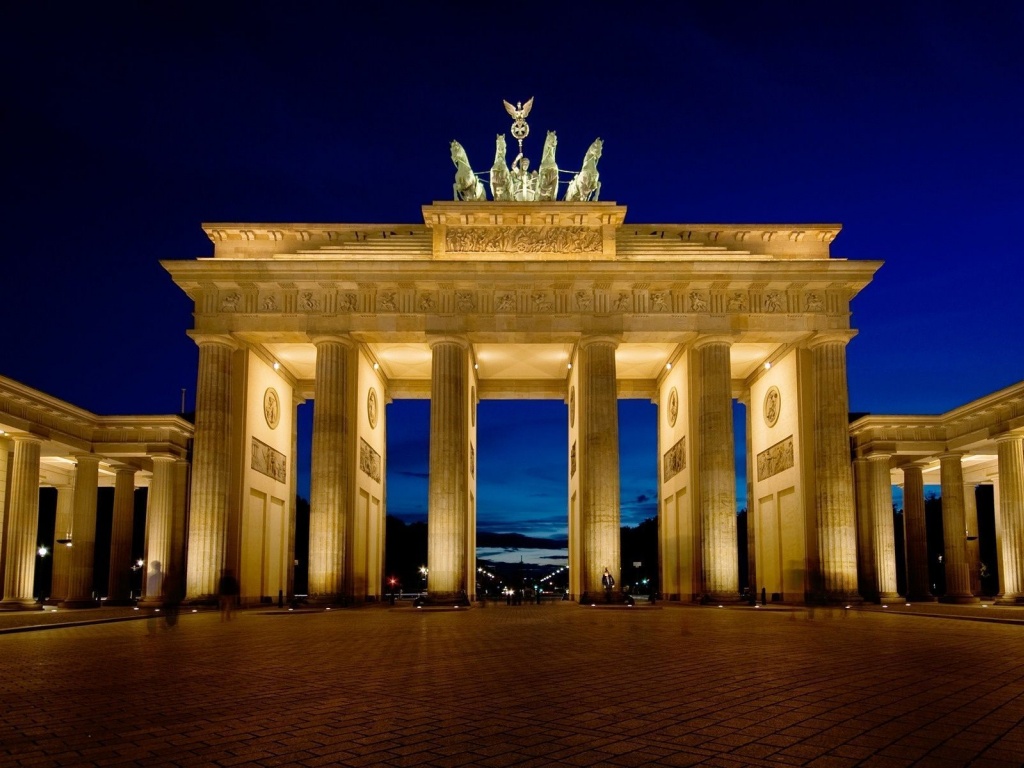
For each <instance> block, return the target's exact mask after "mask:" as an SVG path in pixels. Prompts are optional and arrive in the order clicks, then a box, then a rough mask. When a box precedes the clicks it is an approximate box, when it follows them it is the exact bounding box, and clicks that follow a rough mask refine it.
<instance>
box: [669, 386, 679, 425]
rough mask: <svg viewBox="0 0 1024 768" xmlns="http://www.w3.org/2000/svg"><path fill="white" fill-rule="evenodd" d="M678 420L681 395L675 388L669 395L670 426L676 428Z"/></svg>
mask: <svg viewBox="0 0 1024 768" xmlns="http://www.w3.org/2000/svg"><path fill="white" fill-rule="evenodd" d="M677 418H679V393H678V392H677V391H676V388H675V387H672V389H671V390H670V391H669V393H668V425H669V426H670V427H674V426H675V425H676V419H677Z"/></svg>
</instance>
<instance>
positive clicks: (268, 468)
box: [250, 437, 288, 483]
mask: <svg viewBox="0 0 1024 768" xmlns="http://www.w3.org/2000/svg"><path fill="white" fill-rule="evenodd" d="M250 466H251V467H252V469H254V470H256V471H257V472H259V473H260V474H262V475H266V476H267V477H272V478H273V479H274V480H277V482H279V483H283V482H285V479H286V477H287V467H288V457H287V456H285V455H284V454H283V453H281V452H280V451H278V450H276V449H274V448H271V447H270V446H269V445H267V444H266V443H264V442H263V441H261V440H257V439H256V438H255V437H254V438H253V439H252V463H251V465H250Z"/></svg>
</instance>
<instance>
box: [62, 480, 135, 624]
mask: <svg viewBox="0 0 1024 768" xmlns="http://www.w3.org/2000/svg"><path fill="white" fill-rule="evenodd" d="M135 472H136V469H135V467H126V466H120V467H117V469H116V470H115V473H114V516H113V520H112V521H111V528H110V575H109V577H108V581H107V605H126V604H127V603H129V602H130V600H129V594H130V592H131V590H132V584H131V566H132V528H133V527H134V525H133V524H134V518H135ZM58 503H59V502H58ZM56 551H57V550H56V548H54V554H55V555H56ZM54 564H55V565H56V557H54Z"/></svg>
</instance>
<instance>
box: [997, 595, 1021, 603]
mask: <svg viewBox="0 0 1024 768" xmlns="http://www.w3.org/2000/svg"><path fill="white" fill-rule="evenodd" d="M995 604H996V605H1024V595H1000V596H999V597H997V598H996V601H995Z"/></svg>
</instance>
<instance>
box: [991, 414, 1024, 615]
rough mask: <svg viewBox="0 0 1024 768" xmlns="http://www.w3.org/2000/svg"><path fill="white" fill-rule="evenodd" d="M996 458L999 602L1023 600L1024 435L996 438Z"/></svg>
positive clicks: (1019, 602)
mask: <svg viewBox="0 0 1024 768" xmlns="http://www.w3.org/2000/svg"><path fill="white" fill-rule="evenodd" d="M996 450H997V452H998V462H999V516H998V518H997V519H998V520H999V522H1000V529H1001V530H1000V531H999V536H998V540H999V543H1000V546H1001V549H1002V563H1001V571H1000V582H1001V585H1002V595H1001V596H1000V598H999V600H998V602H999V603H1009V604H1014V605H1019V604H1022V603H1024V435H1018V434H1006V435H1000V436H999V437H997V438H996Z"/></svg>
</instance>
